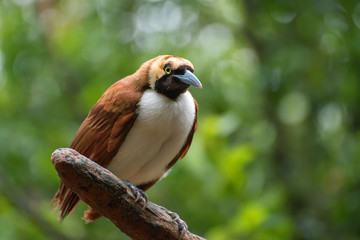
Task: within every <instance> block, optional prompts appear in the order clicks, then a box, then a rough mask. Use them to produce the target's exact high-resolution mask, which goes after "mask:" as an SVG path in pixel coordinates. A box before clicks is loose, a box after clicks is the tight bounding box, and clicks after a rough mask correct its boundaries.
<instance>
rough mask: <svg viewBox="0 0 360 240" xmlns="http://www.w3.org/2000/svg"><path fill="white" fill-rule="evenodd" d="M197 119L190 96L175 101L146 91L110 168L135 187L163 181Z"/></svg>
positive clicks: (187, 93)
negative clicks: (169, 165)
mask: <svg viewBox="0 0 360 240" xmlns="http://www.w3.org/2000/svg"><path fill="white" fill-rule="evenodd" d="M194 118H195V103H194V99H193V97H192V96H191V94H190V92H185V93H184V94H182V95H181V96H179V98H178V99H177V101H172V100H170V99H169V98H168V97H166V96H164V95H162V94H159V93H157V92H156V91H154V90H151V89H149V90H146V91H145V92H144V94H143V96H142V98H141V100H140V102H139V115H138V117H137V119H136V120H135V123H134V125H133V127H132V129H131V130H130V131H129V133H128V135H127V137H126V139H125V141H124V143H123V144H122V146H121V147H120V149H119V151H118V153H117V154H116V155H115V157H114V159H113V160H112V162H111V163H110V164H109V165H108V166H107V168H108V169H109V170H110V171H111V172H113V173H114V174H115V175H117V176H118V177H119V178H121V179H125V180H128V181H130V182H131V183H133V184H135V185H139V184H144V183H148V182H150V181H152V180H155V179H158V178H160V177H161V176H162V175H163V174H164V173H165V171H166V166H167V165H168V164H169V163H170V162H171V160H173V158H174V157H175V156H176V155H177V154H178V152H179V151H180V149H181V148H182V146H183V145H184V143H185V141H186V139H187V136H188V135H189V132H190V130H191V128H192V125H193V123H194Z"/></svg>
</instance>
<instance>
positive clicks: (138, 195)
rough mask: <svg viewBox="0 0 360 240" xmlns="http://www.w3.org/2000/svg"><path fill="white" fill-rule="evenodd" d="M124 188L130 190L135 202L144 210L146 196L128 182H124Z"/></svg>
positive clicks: (146, 200)
mask: <svg viewBox="0 0 360 240" xmlns="http://www.w3.org/2000/svg"><path fill="white" fill-rule="evenodd" d="M124 182H125V184H126V186H127V187H128V189H130V191H131V193H132V195H133V196H134V198H135V202H137V203H140V204H141V206H142V209H145V207H146V205H147V202H148V197H147V195H146V193H145V192H144V191H143V190H141V189H140V188H137V187H136V186H135V185H134V184H132V183H131V182H129V181H126V180H124Z"/></svg>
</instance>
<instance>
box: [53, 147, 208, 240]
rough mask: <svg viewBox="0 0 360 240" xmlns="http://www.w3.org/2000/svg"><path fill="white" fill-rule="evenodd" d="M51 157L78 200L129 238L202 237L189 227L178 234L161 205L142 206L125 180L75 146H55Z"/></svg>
mask: <svg viewBox="0 0 360 240" xmlns="http://www.w3.org/2000/svg"><path fill="white" fill-rule="evenodd" d="M51 160H52V162H53V164H54V166H55V169H56V170H57V172H58V175H59V176H60V178H61V180H62V181H63V182H64V183H65V184H66V185H67V186H68V187H69V188H70V189H71V190H72V191H74V192H75V193H77V194H78V195H79V197H80V199H81V200H83V201H84V202H85V203H87V204H88V205H89V206H91V207H92V208H93V209H95V210H96V211H98V212H99V213H101V214H102V215H103V216H104V217H106V218H108V219H109V220H110V221H112V222H113V223H114V224H115V226H116V227H117V228H119V229H120V230H121V231H122V232H124V233H125V234H126V235H128V236H129V237H131V238H132V239H139V240H140V239H141V240H145V239H169V240H171V239H184V240H185V239H204V238H202V237H199V236H196V235H194V234H192V233H190V232H189V231H186V232H185V234H183V235H181V234H180V231H179V227H178V225H177V223H176V222H175V221H174V220H173V219H172V218H171V216H170V215H169V214H168V213H167V211H166V210H165V209H164V208H163V207H161V206H158V205H156V204H154V203H152V202H148V203H147V205H146V207H145V208H144V209H143V206H142V205H141V204H140V203H137V202H136V201H135V197H134V196H133V194H132V191H130V189H129V188H128V187H127V184H126V183H125V182H124V181H122V180H120V179H119V178H117V177H116V176H115V175H114V174H112V173H111V172H110V171H109V170H107V169H105V168H103V167H101V166H100V165H98V164H97V163H95V162H93V161H91V160H90V159H88V158H86V157H85V156H83V155H81V154H80V153H78V152H76V151H75V150H74V149H71V148H60V149H57V150H56V151H55V152H54V153H53V154H52V157H51Z"/></svg>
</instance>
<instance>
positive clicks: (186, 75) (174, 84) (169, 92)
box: [149, 55, 202, 100]
mask: <svg viewBox="0 0 360 240" xmlns="http://www.w3.org/2000/svg"><path fill="white" fill-rule="evenodd" d="M193 72H194V66H193V65H192V63H191V62H190V61H189V60H186V59H184V58H180V57H176V56H169V55H165V56H159V57H158V58H157V59H156V60H155V61H154V62H152V64H151V66H150V71H149V85H150V88H151V89H153V90H155V91H157V92H159V93H161V94H164V95H165V96H167V97H169V98H170V99H173V100H175V99H177V98H178V96H179V95H180V94H182V93H184V92H186V91H187V90H188V88H189V87H190V86H195V87H198V88H202V85H201V82H200V81H199V79H197V77H196V76H195V75H194V74H193Z"/></svg>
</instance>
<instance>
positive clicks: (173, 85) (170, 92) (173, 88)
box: [155, 70, 189, 100]
mask: <svg viewBox="0 0 360 240" xmlns="http://www.w3.org/2000/svg"><path fill="white" fill-rule="evenodd" d="M176 71H177V70H175V71H174V72H175V73H176ZM184 73H185V70H184ZM188 88H189V85H187V84H185V83H183V82H181V81H180V80H179V79H177V78H176V77H174V76H173V74H170V75H164V76H163V77H162V78H160V79H158V80H157V81H156V82H155V90H156V91H157V92H158V93H161V94H164V95H165V96H167V97H168V98H170V99H172V100H176V99H177V98H178V97H179V96H180V94H182V93H184V92H186V90H188Z"/></svg>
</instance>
